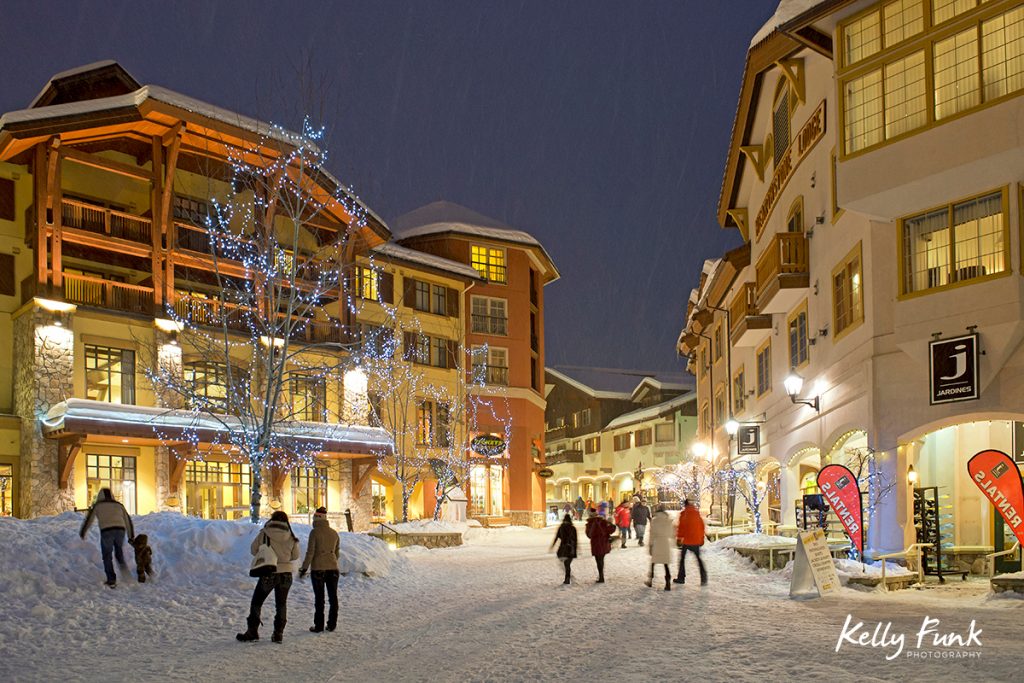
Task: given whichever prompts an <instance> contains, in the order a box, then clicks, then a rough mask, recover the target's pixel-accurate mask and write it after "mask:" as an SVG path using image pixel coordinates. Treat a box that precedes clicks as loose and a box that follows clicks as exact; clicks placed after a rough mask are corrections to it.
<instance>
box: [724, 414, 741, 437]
mask: <svg viewBox="0 0 1024 683" xmlns="http://www.w3.org/2000/svg"><path fill="white" fill-rule="evenodd" d="M738 431H740V423H739V422H737V421H736V418H734V417H730V418H729V419H728V420H726V421H725V433H726V434H728V435H729V437H730V438H732V437H734V436H736V432H738Z"/></svg>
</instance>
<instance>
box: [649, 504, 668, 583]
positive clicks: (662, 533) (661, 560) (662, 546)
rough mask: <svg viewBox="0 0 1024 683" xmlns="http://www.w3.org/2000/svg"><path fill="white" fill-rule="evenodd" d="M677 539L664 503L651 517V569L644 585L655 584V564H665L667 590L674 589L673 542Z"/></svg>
mask: <svg viewBox="0 0 1024 683" xmlns="http://www.w3.org/2000/svg"><path fill="white" fill-rule="evenodd" d="M674 540H675V529H673V524H672V518H671V517H670V516H669V514H668V513H667V512H665V506H664V505H658V511H657V512H655V513H654V517H652V518H651V536H650V544H649V545H648V548H647V550H648V551H649V552H650V553H651V571H650V572H649V573H648V574H647V581H645V582H644V585H645V586H647V587H648V588H650V587H651V586H652V585H654V565H656V564H663V565H665V590H667V591H668V590H672V570H671V569H670V568H669V565H670V564H672V542H673V541H674Z"/></svg>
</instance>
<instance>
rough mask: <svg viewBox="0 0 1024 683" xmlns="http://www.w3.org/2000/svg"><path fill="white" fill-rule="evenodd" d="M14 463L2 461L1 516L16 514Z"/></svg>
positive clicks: (0, 466)
mask: <svg viewBox="0 0 1024 683" xmlns="http://www.w3.org/2000/svg"><path fill="white" fill-rule="evenodd" d="M16 495H17V492H16V491H15V488H14V465H5V464H2V463H0V517H13V516H14V500H15V496H16Z"/></svg>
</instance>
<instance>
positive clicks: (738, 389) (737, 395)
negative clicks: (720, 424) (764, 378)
mask: <svg viewBox="0 0 1024 683" xmlns="http://www.w3.org/2000/svg"><path fill="white" fill-rule="evenodd" d="M746 403H747V386H746V376H745V373H744V369H743V366H742V365H741V366H740V369H739V370H737V371H736V374H735V375H733V377H732V412H733V414H734V415H739V414H740V413H742V412H743V411H744V410H745V409H746V407H747V406H746Z"/></svg>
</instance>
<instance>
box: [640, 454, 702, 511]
mask: <svg viewBox="0 0 1024 683" xmlns="http://www.w3.org/2000/svg"><path fill="white" fill-rule="evenodd" d="M654 477H655V479H656V480H657V482H658V488H659V489H664V490H668V491H671V492H672V494H673V495H675V497H676V498H678V499H679V501H680V503H681V502H682V501H683V500H684V499H685V500H690V501H691V502H693V503H694V504H695V505H696V506H697V507H698V508H699V507H700V502H701V500H702V499H703V497H704V496H705V495H706V494H710V493H711V492H712V490H714V487H715V483H716V480H715V472H714V470H713V469H712V467H711V463H709V462H708V461H707V460H701V459H694V460H690V461H688V462H681V463H675V464H673V465H667V466H665V467H662V468H659V469H658V470H657V471H656V472H655V473H654Z"/></svg>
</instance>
